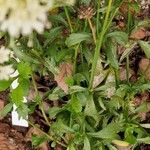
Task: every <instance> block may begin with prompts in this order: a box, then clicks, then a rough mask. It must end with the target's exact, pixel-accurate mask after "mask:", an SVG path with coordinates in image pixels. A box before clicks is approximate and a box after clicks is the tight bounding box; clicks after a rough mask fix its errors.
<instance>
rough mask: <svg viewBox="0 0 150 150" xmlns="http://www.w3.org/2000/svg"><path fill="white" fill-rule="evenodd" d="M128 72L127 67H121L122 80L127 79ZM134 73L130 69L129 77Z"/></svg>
mask: <svg viewBox="0 0 150 150" xmlns="http://www.w3.org/2000/svg"><path fill="white" fill-rule="evenodd" d="M126 73H127V72H126V69H125V68H123V67H121V68H120V80H121V81H124V80H126V78H127V74H126ZM132 75H134V71H133V70H131V69H130V70H129V78H130V77H131V76H132Z"/></svg>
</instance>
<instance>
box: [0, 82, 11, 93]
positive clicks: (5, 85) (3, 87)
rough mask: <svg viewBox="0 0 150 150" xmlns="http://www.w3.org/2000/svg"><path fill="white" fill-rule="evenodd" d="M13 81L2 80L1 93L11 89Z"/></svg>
mask: <svg viewBox="0 0 150 150" xmlns="http://www.w3.org/2000/svg"><path fill="white" fill-rule="evenodd" d="M11 83H12V80H8V81H7V80H0V92H1V91H5V90H6V89H7V88H9V87H10V85H11Z"/></svg>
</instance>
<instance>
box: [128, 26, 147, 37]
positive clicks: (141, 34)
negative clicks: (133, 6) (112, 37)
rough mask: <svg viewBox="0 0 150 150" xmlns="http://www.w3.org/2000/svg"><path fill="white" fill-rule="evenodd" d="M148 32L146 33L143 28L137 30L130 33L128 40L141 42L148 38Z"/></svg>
mask: <svg viewBox="0 0 150 150" xmlns="http://www.w3.org/2000/svg"><path fill="white" fill-rule="evenodd" d="M149 34H150V32H148V31H146V30H145V29H144V28H139V29H138V30H135V31H133V32H132V33H131V35H130V39H134V40H141V39H143V38H145V37H147V36H149Z"/></svg>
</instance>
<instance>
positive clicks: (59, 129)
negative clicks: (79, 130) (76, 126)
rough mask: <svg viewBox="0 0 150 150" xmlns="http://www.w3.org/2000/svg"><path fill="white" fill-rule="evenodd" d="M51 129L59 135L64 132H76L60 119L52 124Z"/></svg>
mask: <svg viewBox="0 0 150 150" xmlns="http://www.w3.org/2000/svg"><path fill="white" fill-rule="evenodd" d="M51 130H52V131H53V132H54V133H55V134H56V135H58V136H62V135H63V134H64V133H74V130H73V129H72V128H70V127H68V126H67V125H66V124H64V123H63V122H62V120H60V119H59V120H58V121H57V122H54V123H53V124H52V126H51Z"/></svg>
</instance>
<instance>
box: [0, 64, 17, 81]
mask: <svg viewBox="0 0 150 150" xmlns="http://www.w3.org/2000/svg"><path fill="white" fill-rule="evenodd" d="M13 72H14V69H13V67H12V65H7V66H0V80H8V79H9V78H10V75H11V74H12V73H13Z"/></svg>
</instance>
